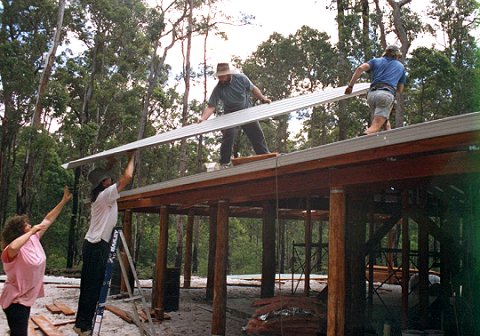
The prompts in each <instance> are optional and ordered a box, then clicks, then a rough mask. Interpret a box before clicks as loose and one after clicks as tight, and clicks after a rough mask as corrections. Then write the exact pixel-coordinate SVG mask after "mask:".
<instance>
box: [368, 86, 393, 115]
mask: <svg viewBox="0 0 480 336" xmlns="http://www.w3.org/2000/svg"><path fill="white" fill-rule="evenodd" d="M394 101H395V96H394V95H393V93H391V92H390V91H388V90H375V91H369V92H368V95H367V103H368V106H369V107H370V112H371V114H372V117H377V116H378V117H383V118H385V119H388V118H389V117H390V112H391V111H392V108H393V102H394Z"/></svg>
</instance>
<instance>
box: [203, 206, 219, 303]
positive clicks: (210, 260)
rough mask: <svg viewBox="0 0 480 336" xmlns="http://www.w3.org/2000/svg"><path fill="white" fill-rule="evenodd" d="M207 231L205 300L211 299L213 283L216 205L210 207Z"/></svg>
mask: <svg viewBox="0 0 480 336" xmlns="http://www.w3.org/2000/svg"><path fill="white" fill-rule="evenodd" d="M209 212H210V216H209V229H208V274H207V290H206V293H205V295H206V297H207V300H212V299H213V283H214V282H215V251H216V246H217V212H218V207H217V205H216V204H215V205H213V204H211V205H210V209H209Z"/></svg>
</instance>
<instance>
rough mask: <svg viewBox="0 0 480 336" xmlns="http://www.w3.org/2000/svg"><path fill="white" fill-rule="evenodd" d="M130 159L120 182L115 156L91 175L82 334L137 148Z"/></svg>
mask: <svg viewBox="0 0 480 336" xmlns="http://www.w3.org/2000/svg"><path fill="white" fill-rule="evenodd" d="M127 156H128V163H127V166H126V167H125V170H124V172H123V175H122V176H120V178H119V179H118V181H117V182H115V181H113V179H112V177H113V176H112V168H113V165H114V163H115V159H113V158H110V159H109V160H108V164H107V167H106V168H96V169H94V170H92V171H91V172H90V174H89V175H88V180H89V181H90V183H91V202H92V203H91V216H90V224H89V226H88V231H87V233H86V235H85V240H84V241H83V246H82V258H83V264H82V276H81V280H80V297H79V299H78V309H77V315H76V317H75V325H74V326H73V330H74V331H75V332H76V333H77V334H78V335H80V336H83V335H90V334H91V331H92V327H93V325H92V322H93V317H94V315H95V309H96V307H97V301H98V299H99V296H100V289H101V287H102V283H103V279H104V276H105V266H106V263H107V257H108V252H109V244H108V243H109V241H110V238H111V237H112V232H113V229H114V227H115V226H116V225H117V219H118V206H117V200H118V198H120V195H119V192H120V191H122V190H123V189H124V188H125V187H126V186H127V185H128V184H129V183H130V181H131V180H132V177H133V170H134V167H135V166H134V165H135V163H134V156H135V153H134V152H133V151H131V152H128V153H127Z"/></svg>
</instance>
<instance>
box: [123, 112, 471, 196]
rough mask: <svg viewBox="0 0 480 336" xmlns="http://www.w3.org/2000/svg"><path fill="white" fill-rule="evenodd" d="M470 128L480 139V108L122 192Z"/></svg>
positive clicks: (247, 171) (287, 163) (371, 148)
mask: <svg viewBox="0 0 480 336" xmlns="http://www.w3.org/2000/svg"><path fill="white" fill-rule="evenodd" d="M467 132H479V137H478V139H476V140H477V141H479V142H480V112H475V113H469V114H463V115H459V116H455V117H449V118H444V119H439V120H434V121H429V122H424V123H420V124H415V125H411V126H405V127H400V128H396V129H392V130H389V131H384V132H379V133H375V134H372V135H368V136H361V137H358V138H352V139H348V140H343V141H338V142H334V143H331V144H327V145H323V146H319V147H314V148H310V149H305V150H302V151H298V152H293V153H288V154H283V155H280V156H278V157H275V158H270V159H265V160H261V161H255V162H251V163H247V164H243V165H239V166H234V167H231V168H228V169H223V170H217V171H213V172H205V173H200V174H196V175H191V176H185V177H181V178H178V179H175V180H170V181H165V182H160V183H156V184H151V185H148V186H144V187H140V188H136V189H131V190H126V191H123V192H122V193H121V194H120V196H121V197H125V196H132V195H137V194H142V193H145V192H150V191H154V190H161V189H167V188H171V187H177V186H181V185H188V184H191V183H196V182H204V181H208V180H216V179H219V178H223V177H228V176H232V175H241V174H244V173H252V172H255V171H262V170H267V169H276V168H280V167H285V166H289V165H292V164H299V163H302V162H308V161H313V160H321V159H324V158H328V157H333V156H336V155H342V154H348V153H353V152H358V151H363V150H375V149H376V148H381V147H384V146H390V145H396V144H401V143H408V142H411V141H418V140H424V139H429V138H435V137H441V136H446V135H453V134H460V133H467Z"/></svg>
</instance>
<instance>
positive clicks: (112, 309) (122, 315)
mask: <svg viewBox="0 0 480 336" xmlns="http://www.w3.org/2000/svg"><path fill="white" fill-rule="evenodd" d="M105 309H106V310H108V311H109V312H112V313H114V314H115V315H117V316H118V317H120V318H121V319H122V320H124V321H126V322H128V323H133V319H132V318H131V317H130V314H129V313H127V312H126V311H125V310H123V309H121V308H118V307H115V306H112V305H106V306H105Z"/></svg>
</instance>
